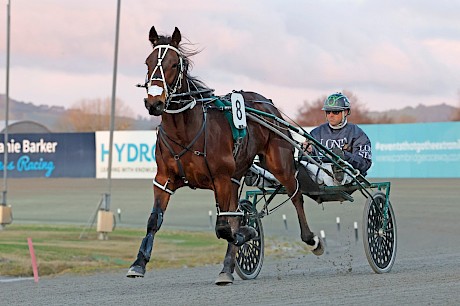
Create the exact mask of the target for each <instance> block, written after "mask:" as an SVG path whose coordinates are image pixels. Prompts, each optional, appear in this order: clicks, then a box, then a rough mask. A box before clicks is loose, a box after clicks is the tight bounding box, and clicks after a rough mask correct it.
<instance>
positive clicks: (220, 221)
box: [216, 217, 234, 242]
mask: <svg viewBox="0 0 460 306" xmlns="http://www.w3.org/2000/svg"><path fill="white" fill-rule="evenodd" d="M216 236H217V238H219V239H220V238H222V239H225V240H227V241H228V242H233V241H234V238H233V235H232V228H231V227H230V224H229V223H228V220H227V219H225V218H223V217H217V221H216Z"/></svg>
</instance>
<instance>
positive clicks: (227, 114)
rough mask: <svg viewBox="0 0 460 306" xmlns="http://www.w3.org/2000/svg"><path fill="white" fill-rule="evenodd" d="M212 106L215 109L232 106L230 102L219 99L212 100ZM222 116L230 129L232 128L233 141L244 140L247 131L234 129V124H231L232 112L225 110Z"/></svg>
mask: <svg viewBox="0 0 460 306" xmlns="http://www.w3.org/2000/svg"><path fill="white" fill-rule="evenodd" d="M214 104H215V105H216V106H217V107H224V106H232V103H231V102H230V101H225V100H220V99H219V98H217V99H216V100H214ZM224 115H225V118H227V120H228V122H229V123H230V127H231V128H232V136H233V140H237V139H240V138H244V137H245V136H246V134H247V130H246V129H237V128H236V127H235V124H234V123H233V115H232V112H231V111H230V110H225V111H224Z"/></svg>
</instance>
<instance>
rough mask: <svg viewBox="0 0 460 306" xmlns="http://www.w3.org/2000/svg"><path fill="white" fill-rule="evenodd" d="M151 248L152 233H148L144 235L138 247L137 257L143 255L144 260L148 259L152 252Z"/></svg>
mask: <svg viewBox="0 0 460 306" xmlns="http://www.w3.org/2000/svg"><path fill="white" fill-rule="evenodd" d="M152 248H153V234H152V233H148V234H147V236H145V237H144V239H143V240H142V243H141V247H140V248H139V253H138V255H137V257H140V256H142V257H144V259H145V262H149V261H150V255H151V254H152Z"/></svg>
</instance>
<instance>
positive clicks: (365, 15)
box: [0, 0, 460, 116]
mask: <svg viewBox="0 0 460 306" xmlns="http://www.w3.org/2000/svg"><path fill="white" fill-rule="evenodd" d="M1 3H2V6H1V8H0V10H1V12H0V32H1V33H0V57H1V58H0V93H4V92H5V79H6V72H5V67H6V4H7V1H6V0H1ZM116 5H117V1H116V0H97V1H93V0H65V1H63V0H34V1H31V0H11V21H12V23H11V62H10V63H11V66H10V97H11V98H13V99H16V100H20V101H25V102H33V103H35V104H48V105H60V106H64V107H66V108H68V107H70V106H72V105H74V104H75V103H77V102H78V101H79V100H81V99H95V98H106V97H110V96H111V92H112V70H113V59H114V50H113V48H114V44H115V18H116ZM459 12H460V1H451V0H436V1H434V0H426V1H425V0H406V1H399V0H398V1H396V0H386V1H374V0H368V1H365V0H354V1H353V0H329V1H321V0H297V1H291V0H280V1H278V0H276V1H275V0H254V1H251V0H232V1H224V0H174V1H172V0H171V1H154V0H122V1H121V26H120V43H119V44H120V49H119V59H118V82H117V97H118V98H120V99H121V100H123V101H124V102H125V104H126V105H129V106H130V107H131V108H132V109H133V111H134V112H135V113H136V114H140V115H143V116H147V115H148V113H147V111H146V110H145V109H144V106H143V101H142V100H143V98H144V96H145V90H143V89H139V88H136V87H134V85H135V84H136V83H142V82H144V78H145V73H146V66H145V65H144V61H145V58H146V57H147V55H148V54H149V53H150V52H151V45H150V43H149V41H148V31H149V29H150V27H151V26H152V25H154V26H155V27H156V29H157V31H158V32H159V33H160V34H167V35H171V34H172V32H173V30H174V27H175V26H177V27H178V28H179V29H180V31H181V33H182V36H183V37H186V38H188V40H189V41H190V42H192V43H195V44H196V45H195V47H196V48H198V49H203V51H202V52H201V53H199V54H198V55H196V56H194V58H193V60H194V68H193V70H192V75H195V76H198V77H199V78H201V79H202V80H203V81H204V82H205V83H206V84H207V85H208V86H209V87H211V88H214V89H215V90H216V94H218V95H223V94H226V93H228V92H230V91H232V90H234V89H235V90H239V89H243V90H248V91H256V92H259V93H261V94H263V95H264V96H266V97H268V98H271V99H273V100H274V102H275V104H276V105H278V106H279V107H280V108H281V109H282V110H283V111H285V112H286V113H287V114H288V115H290V116H295V114H296V113H297V110H298V109H299V107H300V106H301V105H302V104H303V102H304V101H305V100H307V101H314V100H316V99H317V98H319V97H321V96H324V95H327V94H330V93H333V92H336V91H341V90H342V89H347V90H350V91H352V92H353V93H354V94H355V95H357V96H358V98H359V100H360V101H361V102H362V103H364V104H365V105H366V106H367V107H368V109H369V110H387V109H392V108H402V107H404V106H417V105H418V104H425V105H434V104H440V103H447V104H450V105H452V106H459V105H460V98H459V90H460V59H459V58H460V19H459V17H458V16H459Z"/></svg>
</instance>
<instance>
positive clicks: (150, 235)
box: [126, 187, 170, 278]
mask: <svg viewBox="0 0 460 306" xmlns="http://www.w3.org/2000/svg"><path fill="white" fill-rule="evenodd" d="M154 194H155V195H154V199H155V200H154V204H153V209H152V212H151V214H150V217H149V220H148V221H147V233H146V235H145V237H144V239H142V243H141V246H140V247H139V252H138V253H137V258H136V260H135V261H134V263H133V264H132V265H131V267H130V268H129V270H128V273H127V274H126V276H127V277H133V278H134V277H144V274H145V266H146V265H147V263H148V262H149V261H150V256H151V254H152V248H153V240H154V238H155V234H156V233H157V232H158V230H159V229H160V227H161V224H162V223H163V214H164V211H165V210H166V207H167V205H168V201H169V197H170V195H169V193H166V192H165V191H162V190H160V189H158V188H157V187H155V188H154Z"/></svg>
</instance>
